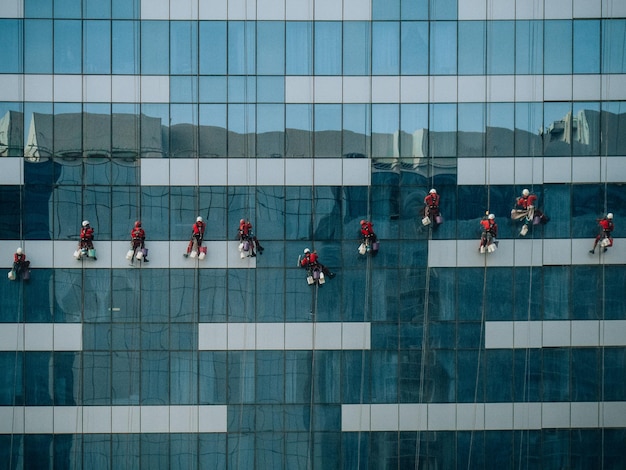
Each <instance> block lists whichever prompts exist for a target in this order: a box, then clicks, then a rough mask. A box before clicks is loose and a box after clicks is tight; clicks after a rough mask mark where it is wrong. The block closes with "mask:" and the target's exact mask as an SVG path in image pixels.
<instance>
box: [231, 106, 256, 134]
mask: <svg viewBox="0 0 626 470" xmlns="http://www.w3.org/2000/svg"><path fill="white" fill-rule="evenodd" d="M254 109H255V106H254V105H252V104H249V105H244V104H231V105H228V130H229V131H230V132H236V133H238V134H247V133H249V132H255V125H254V124H255V115H254Z"/></svg>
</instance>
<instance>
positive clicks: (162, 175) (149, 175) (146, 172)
mask: <svg viewBox="0 0 626 470" xmlns="http://www.w3.org/2000/svg"><path fill="white" fill-rule="evenodd" d="M140 172H141V185H142V186H169V184H170V159H169V158H145V159H142V160H141V166H140Z"/></svg>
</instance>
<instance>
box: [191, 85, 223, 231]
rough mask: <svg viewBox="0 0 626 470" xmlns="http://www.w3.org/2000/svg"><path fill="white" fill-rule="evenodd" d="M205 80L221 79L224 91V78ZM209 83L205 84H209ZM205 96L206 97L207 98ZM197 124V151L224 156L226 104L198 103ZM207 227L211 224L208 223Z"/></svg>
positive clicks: (210, 156) (206, 155) (212, 155)
mask: <svg viewBox="0 0 626 470" xmlns="http://www.w3.org/2000/svg"><path fill="white" fill-rule="evenodd" d="M204 78H205V79H206V80H207V81H210V82H215V81H219V82H220V84H218V85H217V87H220V86H221V82H222V81H223V82H224V83H223V85H224V93H225V90H226V80H225V79H224V80H222V78H221V77H220V78H215V79H211V77H204ZM209 85H211V84H207V86H209ZM202 86H203V85H202V82H201V84H200V87H201V89H200V95H201V96H202V94H203V91H202ZM209 98H210V97H209ZM209 98H207V99H209ZM202 99H204V98H201V100H202ZM215 101H226V95H225V94H224V96H223V98H219V99H218V98H215ZM198 119H199V124H200V128H199V129H198V133H199V135H198V140H199V142H198V153H199V155H200V156H201V157H204V158H215V157H225V156H226V155H227V152H226V147H227V142H228V136H227V134H226V105H224V104H214V105H200V109H199V118H198ZM208 228H209V229H210V228H211V224H209V227H208Z"/></svg>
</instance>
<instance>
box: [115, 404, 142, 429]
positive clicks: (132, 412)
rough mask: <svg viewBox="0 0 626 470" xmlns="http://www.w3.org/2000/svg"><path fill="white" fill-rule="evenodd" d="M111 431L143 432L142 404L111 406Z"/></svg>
mask: <svg viewBox="0 0 626 470" xmlns="http://www.w3.org/2000/svg"><path fill="white" fill-rule="evenodd" d="M111 432H113V433H139V432H141V407H140V406H113V407H111Z"/></svg>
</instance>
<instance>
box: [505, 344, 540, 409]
mask: <svg viewBox="0 0 626 470" xmlns="http://www.w3.org/2000/svg"><path fill="white" fill-rule="evenodd" d="M541 369H542V365H541V350H539V349H526V350H524V349H516V350H515V351H514V352H513V381H514V382H513V398H514V399H513V400H512V401H515V402H537V401H541Z"/></svg>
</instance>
